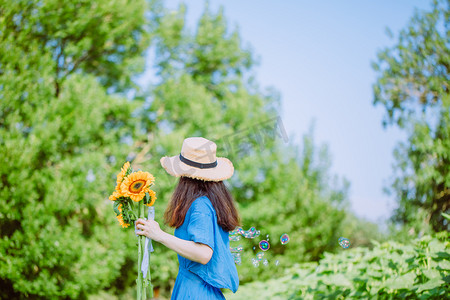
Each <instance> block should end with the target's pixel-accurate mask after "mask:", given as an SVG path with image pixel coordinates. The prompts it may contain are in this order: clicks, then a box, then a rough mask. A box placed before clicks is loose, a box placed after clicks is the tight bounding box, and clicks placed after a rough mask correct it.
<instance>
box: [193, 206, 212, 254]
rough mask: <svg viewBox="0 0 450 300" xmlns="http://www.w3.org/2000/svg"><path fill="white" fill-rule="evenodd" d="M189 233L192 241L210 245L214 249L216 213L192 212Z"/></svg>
mask: <svg viewBox="0 0 450 300" xmlns="http://www.w3.org/2000/svg"><path fill="white" fill-rule="evenodd" d="M187 233H188V238H189V240H190V241H194V242H196V243H202V244H205V245H208V246H209V247H210V248H211V249H213V251H214V215H213V214H212V213H210V212H208V211H206V212H203V211H194V212H192V214H191V216H190V219H189V225H188V227H187Z"/></svg>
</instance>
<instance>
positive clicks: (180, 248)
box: [136, 219, 213, 265]
mask: <svg viewBox="0 0 450 300" xmlns="http://www.w3.org/2000/svg"><path fill="white" fill-rule="evenodd" d="M136 228H137V229H140V231H136V234H139V235H145V236H146V237H148V238H150V239H152V240H154V241H156V242H159V243H161V244H163V245H164V246H166V247H168V248H170V249H172V250H173V251H175V252H176V253H178V254H180V255H181V256H183V257H184V258H187V259H189V260H192V261H195V262H198V263H201V264H203V265H206V264H207V263H208V262H209V261H210V259H211V257H212V255H213V250H212V249H211V248H210V247H209V246H207V245H204V244H200V243H195V242H193V241H186V240H183V239H180V238H177V237H176V236H174V235H171V234H169V233H167V232H164V231H162V230H161V228H160V227H159V224H158V222H156V221H153V220H143V219H138V220H137V221H136Z"/></svg>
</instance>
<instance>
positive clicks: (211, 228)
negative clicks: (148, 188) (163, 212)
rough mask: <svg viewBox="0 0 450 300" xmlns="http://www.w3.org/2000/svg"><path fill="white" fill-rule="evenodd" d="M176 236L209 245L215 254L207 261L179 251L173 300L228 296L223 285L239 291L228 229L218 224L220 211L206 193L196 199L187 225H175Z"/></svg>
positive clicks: (189, 211)
mask: <svg viewBox="0 0 450 300" xmlns="http://www.w3.org/2000/svg"><path fill="white" fill-rule="evenodd" d="M175 236H176V237H178V238H180V239H183V240H188V241H194V242H196V243H202V244H205V245H208V246H209V247H211V249H212V250H213V255H212V257H211V260H210V261H209V262H208V263H207V264H206V265H202V264H201V263H198V262H194V261H191V260H189V259H187V258H184V257H182V256H181V255H178V262H179V264H180V267H179V269H178V276H177V279H176V281H175V286H174V288H173V291H172V298H171V299H172V300H175V299H176V300H180V299H182V300H184V299H200V300H203V299H208V300H209V299H225V297H224V296H223V294H222V291H221V290H220V289H221V288H225V289H230V290H232V291H233V293H235V292H236V291H237V289H238V286H239V278H238V273H237V269H236V265H235V264H234V260H233V257H232V255H231V252H230V241H229V238H228V232H227V231H224V230H223V229H222V227H220V226H219V225H218V224H217V214H216V211H215V209H214V207H213V206H212V204H211V201H210V200H209V199H208V197H206V196H202V197H199V198H197V199H195V200H194V202H192V204H191V207H190V208H189V210H188V212H187V213H186V217H185V218H184V223H183V225H181V226H180V227H178V228H177V229H175Z"/></svg>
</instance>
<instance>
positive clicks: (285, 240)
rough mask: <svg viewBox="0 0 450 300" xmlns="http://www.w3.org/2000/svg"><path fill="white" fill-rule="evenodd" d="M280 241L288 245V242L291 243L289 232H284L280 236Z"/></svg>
mask: <svg viewBox="0 0 450 300" xmlns="http://www.w3.org/2000/svg"><path fill="white" fill-rule="evenodd" d="M280 242H281V245H286V244H287V243H289V236H288V235H287V233H284V234H282V235H281V236H280Z"/></svg>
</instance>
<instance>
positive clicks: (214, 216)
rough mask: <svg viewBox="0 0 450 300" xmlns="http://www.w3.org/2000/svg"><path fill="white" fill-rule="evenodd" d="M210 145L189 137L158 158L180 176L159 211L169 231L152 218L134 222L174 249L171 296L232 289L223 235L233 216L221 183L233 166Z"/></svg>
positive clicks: (217, 294) (210, 295) (214, 294)
mask: <svg viewBox="0 0 450 300" xmlns="http://www.w3.org/2000/svg"><path fill="white" fill-rule="evenodd" d="M216 149H217V146H216V144H214V143H213V142H211V141H209V140H207V139H204V138H200V137H192V138H187V139H185V140H184V142H183V146H182V148H181V153H180V154H179V155H176V156H173V157H163V158H161V165H162V166H163V167H164V169H165V170H166V171H167V172H168V173H169V174H170V175H172V176H176V177H181V178H180V181H179V183H178V185H177V187H176V189H175V192H174V194H173V195H172V200H171V201H170V203H169V206H168V207H167V210H166V212H165V214H164V218H165V222H166V223H167V224H168V225H169V226H171V227H176V229H175V235H171V234H169V233H166V232H164V231H162V230H161V229H160V227H159V224H158V223H157V222H155V221H153V220H143V219H138V220H137V221H136V228H137V229H138V231H137V232H136V233H137V234H140V235H145V236H147V237H148V238H150V239H152V240H154V241H157V242H159V243H161V244H163V245H165V246H166V247H168V248H170V249H172V250H174V251H175V252H177V253H178V262H179V264H180V267H179V269H178V276H177V279H176V282H175V286H174V288H173V291H172V298H171V299H225V297H224V296H223V294H222V292H221V290H220V289H221V288H226V289H230V290H232V291H233V292H236V291H237V288H238V286H239V279H238V274H237V270H236V266H235V264H234V261H233V257H232V256H231V253H230V242H229V239H228V232H229V231H231V230H233V229H234V228H235V227H236V226H238V225H239V216H238V213H237V210H236V208H235V206H234V204H233V199H232V197H231V194H230V192H229V191H228V190H227V188H226V187H225V185H224V183H223V180H225V179H228V178H230V177H231V176H232V175H233V171H234V168H233V164H232V163H231V162H230V161H229V160H228V159H226V158H222V157H217V158H216Z"/></svg>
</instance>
